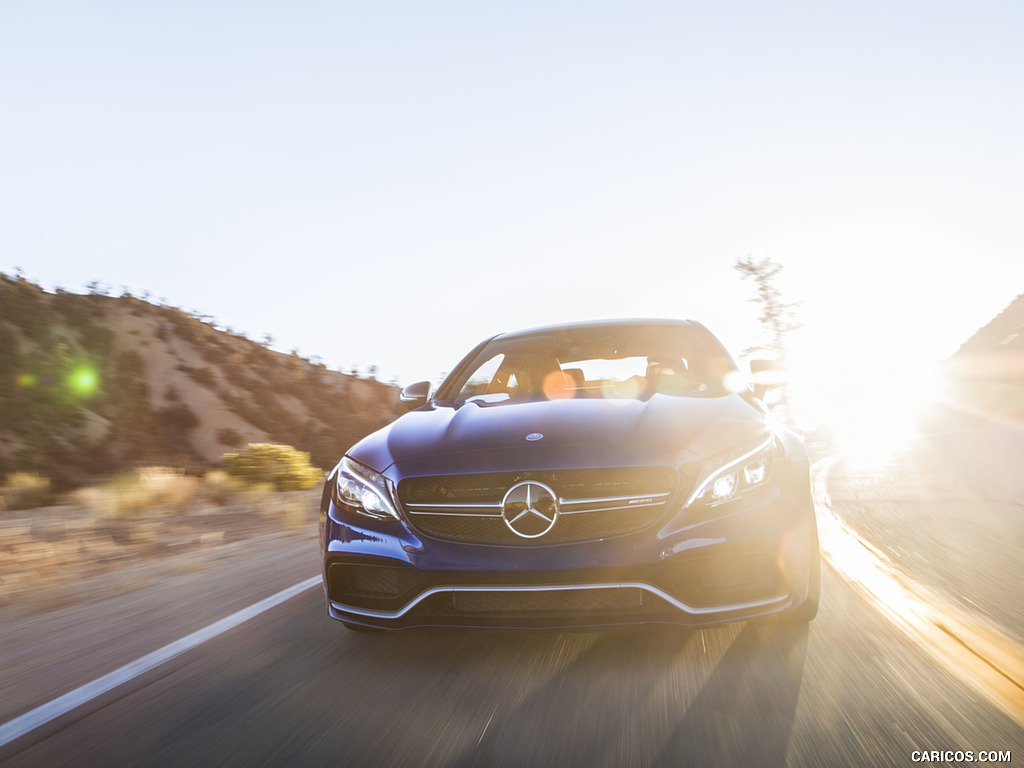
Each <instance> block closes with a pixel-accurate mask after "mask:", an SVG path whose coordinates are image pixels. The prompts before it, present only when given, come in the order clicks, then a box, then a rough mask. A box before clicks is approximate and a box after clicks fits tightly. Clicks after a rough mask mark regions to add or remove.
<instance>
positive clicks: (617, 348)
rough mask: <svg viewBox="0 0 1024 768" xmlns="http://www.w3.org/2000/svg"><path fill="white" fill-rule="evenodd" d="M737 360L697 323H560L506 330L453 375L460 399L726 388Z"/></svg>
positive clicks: (708, 392)
mask: <svg viewBox="0 0 1024 768" xmlns="http://www.w3.org/2000/svg"><path fill="white" fill-rule="evenodd" d="M735 370H736V367H735V364H734V363H733V361H732V358H730V356H729V354H728V353H727V352H726V351H725V349H724V348H722V346H721V345H720V344H719V343H718V341H717V340H716V339H715V338H714V337H712V336H711V335H710V334H708V333H707V332H706V331H703V330H702V329H699V328H697V327H693V326H687V325H679V326H654V327H651V326H643V325H640V326H620V327H604V326H599V327H587V328H577V329H561V330H559V329H555V330H551V331H544V332H539V333H535V334H523V335H517V336H511V337H499V338H497V339H494V340H493V341H491V342H490V343H488V344H486V345H485V346H484V347H483V348H482V349H480V350H479V351H478V352H477V354H476V355H474V357H473V358H472V360H470V361H469V364H468V365H466V366H461V367H460V369H459V370H457V371H456V373H455V374H454V375H453V377H451V378H450V379H449V380H448V381H446V382H445V383H444V385H443V387H442V388H441V390H440V392H439V395H440V398H441V399H444V400H449V401H454V402H455V403H456V404H462V403H466V402H470V401H473V402H477V403H479V404H481V405H488V404H497V403H502V402H510V401H522V400H539V399H544V400H564V399H574V398H633V399H646V398H649V397H651V396H652V395H654V394H655V393H661V394H666V395H675V396H680V397H700V396H720V395H723V394H726V392H727V390H726V388H725V386H724V384H723V380H724V378H725V377H726V375H727V374H728V373H730V372H731V371H735Z"/></svg>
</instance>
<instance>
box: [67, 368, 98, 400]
mask: <svg viewBox="0 0 1024 768" xmlns="http://www.w3.org/2000/svg"><path fill="white" fill-rule="evenodd" d="M99 383H100V379H99V376H97V375H96V371H94V370H93V369H92V368H90V367H89V366H87V365H81V366H79V367H78V368H76V369H75V370H74V371H72V372H71V376H69V377H68V384H69V385H70V386H71V389H72V390H73V391H74V392H75V394H77V395H81V396H82V397H89V395H91V394H92V393H93V392H95V391H96V387H98V386H99Z"/></svg>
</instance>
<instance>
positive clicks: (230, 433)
mask: <svg viewBox="0 0 1024 768" xmlns="http://www.w3.org/2000/svg"><path fill="white" fill-rule="evenodd" d="M242 439H243V438H242V435H241V434H239V432H238V430H237V429H232V428H231V427H224V428H223V429H218V430H217V440H218V442H220V444H221V445H228V446H231V447H232V448H234V447H235V446H236V445H241V443H242Z"/></svg>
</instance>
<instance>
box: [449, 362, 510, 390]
mask: <svg viewBox="0 0 1024 768" xmlns="http://www.w3.org/2000/svg"><path fill="white" fill-rule="evenodd" d="M504 360H505V355H504V354H497V355H494V356H493V357H489V358H488V359H487V360H485V361H484V362H483V363H481V364H480V366H479V367H477V369H476V370H474V371H473V372H472V373H471V374H470V375H469V378H468V379H467V380H466V383H465V384H463V385H462V389H460V390H459V399H461V400H468V399H469V398H471V397H476V396H478V395H486V394H489V393H492V392H493V391H495V389H496V388H497V385H496V382H495V374H497V372H498V369H499V368H500V367H501V364H502V362H504Z"/></svg>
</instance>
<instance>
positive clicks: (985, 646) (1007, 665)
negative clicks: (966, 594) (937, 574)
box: [811, 454, 1024, 725]
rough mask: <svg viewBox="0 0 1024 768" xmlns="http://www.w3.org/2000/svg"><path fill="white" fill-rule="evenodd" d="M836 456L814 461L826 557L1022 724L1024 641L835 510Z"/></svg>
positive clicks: (898, 623) (894, 620)
mask: <svg viewBox="0 0 1024 768" xmlns="http://www.w3.org/2000/svg"><path fill="white" fill-rule="evenodd" d="M841 458H842V456H840V455H838V454H836V455H832V456H829V457H827V458H825V459H822V460H820V461H818V462H816V463H815V464H814V466H813V467H812V468H811V471H812V476H813V483H814V502H815V509H816V512H817V517H818V534H819V537H820V539H821V550H822V554H823V555H824V557H825V559H826V560H827V561H828V563H829V564H830V565H831V566H832V567H833V568H834V569H835V570H836V571H837V572H838V573H839V574H841V575H842V576H844V577H845V578H846V579H847V580H848V581H849V582H850V583H851V584H852V585H853V586H854V587H855V588H857V590H858V591H859V592H860V593H861V594H862V595H864V596H865V597H866V598H867V599H868V600H869V601H870V602H871V603H872V604H873V605H874V606H875V607H876V608H878V609H879V610H880V611H881V612H882V613H883V614H884V615H885V616H886V617H887V618H889V620H890V621H892V623H893V624H895V625H896V626H897V627H899V628H900V629H901V630H903V632H904V633H906V634H907V635H908V636H909V637H910V638H911V639H912V640H914V641H915V642H916V643H918V644H919V645H920V646H921V647H923V648H924V649H925V650H927V651H928V652H929V653H930V654H931V655H932V656H933V657H935V658H936V659H938V660H939V661H941V662H942V663H943V664H944V665H945V666H947V667H948V668H949V669H950V670H951V671H952V672H954V673H955V674H956V675H957V676H959V677H960V678H961V679H963V680H964V681H966V682H967V683H969V684H970V685H971V686H972V687H974V688H975V689H976V690H978V691H980V692H981V693H983V694H984V695H985V696H986V697H988V698H989V699H990V700H991V701H993V702H994V703H995V704H996V705H998V706H999V707H1000V708H1001V709H1002V710H1003V711H1004V712H1006V713H1007V714H1008V715H1010V717H1012V718H1013V719H1014V720H1016V721H1017V722H1018V723H1020V724H1021V725H1024V645H1021V643H1020V642H1018V641H1017V640H1015V639H1014V638H1011V637H1009V636H1007V635H1006V633H1005V632H1004V631H1003V630H1002V629H1000V628H999V627H997V626H995V625H994V624H992V623H991V622H990V621H988V620H987V619H985V618H983V617H981V616H978V615H976V614H971V613H969V612H967V611H965V610H963V609H961V608H960V607H958V606H956V605H953V604H952V603H951V602H950V601H949V600H947V599H945V598H943V597H941V596H939V595H937V594H936V593H934V592H932V591H931V590H928V589H927V588H926V587H923V586H921V585H920V584H918V583H917V582H915V581H913V580H912V579H910V578H909V577H908V576H907V575H906V574H904V573H903V572H902V571H900V570H899V569H898V568H897V567H896V566H895V565H894V564H893V563H892V561H891V560H889V558H887V557H886V556H885V555H884V554H883V553H882V552H880V551H879V550H878V549H876V548H875V547H873V546H871V544H870V543H869V542H867V541H865V540H864V539H863V538H862V537H861V536H860V535H859V534H858V533H857V532H856V531H854V530H853V529H852V528H850V526H849V525H847V524H846V523H845V522H844V521H843V520H842V519H841V518H840V517H839V516H838V515H837V514H836V512H835V510H834V509H833V507H832V501H831V499H830V498H829V495H828V476H829V472H830V471H831V470H832V467H834V466H835V464H836V462H838V461H839V460H840V459H841Z"/></svg>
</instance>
